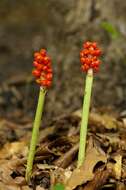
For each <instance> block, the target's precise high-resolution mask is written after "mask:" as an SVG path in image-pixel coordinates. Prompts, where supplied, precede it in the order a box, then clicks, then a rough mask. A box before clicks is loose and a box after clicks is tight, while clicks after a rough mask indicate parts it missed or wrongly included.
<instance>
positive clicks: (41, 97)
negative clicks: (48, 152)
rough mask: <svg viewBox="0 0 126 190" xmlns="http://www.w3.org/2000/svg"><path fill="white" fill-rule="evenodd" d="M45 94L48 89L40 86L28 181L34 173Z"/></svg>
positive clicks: (27, 170) (29, 156)
mask: <svg viewBox="0 0 126 190" xmlns="http://www.w3.org/2000/svg"><path fill="white" fill-rule="evenodd" d="M45 94H46V90H45V89H44V88H41V87H40V92H39V99H38V105H37V109H36V115H35V120H34V124H33V130H32V137H31V143H30V149H29V153H28V158H27V166H26V174H25V179H26V181H27V182H29V180H30V177H31V173H32V167H33V161H34V157H35V149H36V144H37V141H38V135H39V127H40V123H41V117H42V112H43V105H44V100H45Z"/></svg>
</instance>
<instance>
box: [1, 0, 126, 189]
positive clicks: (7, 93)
mask: <svg viewBox="0 0 126 190" xmlns="http://www.w3.org/2000/svg"><path fill="white" fill-rule="evenodd" d="M125 9H126V1H124V0H111V1H109V3H107V2H106V0H102V1H101V0H78V1H76V0H69V1H67V0H60V1H58V0H51V1H49V0H43V1H40V0H38V1H33V0H31V1H26V0H22V1H16V0H13V1H8V0H1V1H0V23H1V24H0V62H1V63H0V119H1V125H0V133H1V137H2V138H1V142H0V146H1V148H3V146H5V145H6V144H7V143H10V142H12V143H13V142H19V141H20V140H21V139H22V138H24V139H25V140H21V142H23V143H28V140H29V136H30V132H29V131H31V126H32V121H33V117H34V113H35V107H36V103H37V97H38V90H39V88H38V86H36V84H35V82H34V80H33V78H32V76H31V70H32V61H33V52H34V51H36V50H39V49H40V48H42V47H44V48H46V49H47V50H48V52H49V54H50V55H51V57H52V60H53V69H54V79H53V86H52V88H51V89H50V90H49V91H48V93H47V97H46V103H45V109H44V116H43V128H44V127H47V126H48V127H49V126H50V125H51V124H50V123H52V122H54V121H55V122H57V120H58V121H60V122H61V125H62V117H63V116H64V117H68V118H69V116H70V117H71V113H73V111H76V110H78V109H80V108H81V107H82V98H83V86H84V77H85V76H84V74H83V73H81V71H80V61H79V52H80V49H81V47H82V43H83V42H84V41H86V40H94V41H97V42H98V43H99V45H100V46H101V47H102V51H103V56H102V62H103V64H102V65H101V68H100V71H99V72H98V73H97V74H95V77H94V85H93V96H92V104H91V107H92V110H93V109H94V107H95V108H98V110H100V112H101V110H103V111H102V112H103V113H104V114H106V112H109V113H113V112H114V118H115V119H116V121H117V120H118V118H122V117H123V122H124V118H125V115H126V112H125V108H126V99H125V96H126V88H125V86H126V79H125V76H126V60H125V57H126V43H125V40H126V23H125V20H126V12H125ZM103 22H107V23H111V25H112V26H113V27H114V28H115V30H116V31H117V33H118V36H116V37H113V34H112V32H109V31H107V30H106V29H105V28H104V27H103ZM106 107H107V109H106ZM108 107H109V108H110V109H109V108H108ZM111 108H112V110H113V111H110V110H111ZM106 110H107V111H106ZM108 110H109V111H108ZM98 114H99V112H98ZM95 120H96V119H95ZM55 122H54V123H55ZM76 122H77V121H76ZM63 123H64V122H63ZM96 123H97V121H96V122H95V124H96ZM66 125H68V126H71V125H73V126H74V125H75V126H76V125H77V126H79V124H72V123H71V120H69V119H68V122H67V123H66V124H63V126H64V127H66V128H67V127H68V126H66ZM22 126H23V127H22ZM59 126H60V125H59ZM96 126H97V125H96ZM100 126H101V124H100ZM105 126H108V124H106V125H105ZM48 127H47V128H48ZM122 128H123V129H122V131H123V132H125V124H124V126H123V127H122ZM69 130H70V129H69ZM69 130H68V128H67V132H68V131H69ZM71 130H73V129H71ZM111 130H112V129H111ZM111 130H110V131H109V132H112V131H113V130H112V131H111ZM26 131H27V132H28V134H27V135H25V133H26ZM117 131H118V130H117ZM95 132H99V129H98V128H97V130H96V131H95V130H94V131H93V134H95ZM102 132H106V131H104V130H103V131H100V133H102ZM53 133H54V131H52V135H54V134H53ZM117 133H118V132H117ZM119 134H120V133H119ZM122 134H123V133H122V132H121V135H122ZM75 136H76V135H75ZM89 136H90V135H89ZM91 136H92V135H91ZM76 138H77V139H78V133H77V137H76ZM98 138H99V137H98ZM100 138H101V139H104V138H103V137H100ZM105 138H107V137H106V136H105ZM121 138H123V137H122V136H121ZM93 141H96V136H95V140H94V138H93ZM42 142H43V141H42ZM77 142H78V140H77ZM77 142H76V143H77ZM72 143H73V144H72V146H71V148H73V147H74V146H73V145H75V144H76V143H75V142H72ZM70 144H71V141H70V143H68V145H70ZM110 144H111V143H110ZM11 145H12V146H13V144H11ZM11 145H9V146H11ZM6 146H7V145H6ZM16 146H17V145H16ZM19 147H20V146H19ZM110 147H111V145H110ZM25 148H26V152H27V146H25ZM75 150H76V147H75ZM112 150H113V149H112ZM2 151H3V149H2ZM107 151H108V150H107ZM107 151H106V152H105V153H106V154H108V152H107ZM119 151H121V155H122V159H123V164H124V165H125V154H122V148H121V149H119ZM75 152H76V151H75ZM110 152H111V151H110ZM124 152H125V151H124ZM1 154H3V155H4V154H5V155H6V153H5V152H4V153H1ZM22 154H23V153H22ZM53 154H54V153H53ZM116 154H117V152H116ZM14 155H15V153H14ZM14 155H13V156H14ZM54 155H55V154H54ZM54 155H53V156H54ZM61 155H62V153H61ZM61 155H60V156H61ZM11 156H12V155H11ZM13 156H12V157H13ZM25 156H26V154H25V153H24V154H23V158H24V159H25ZM60 156H59V155H58V158H59V157H60ZM54 158H55V159H56V158H57V157H56V155H55V156H54ZM4 159H5V157H4ZM7 159H8V157H7ZM55 159H54V160H55ZM76 159H77V157H76V156H75V160H76ZM5 161H6V159H5ZM51 163H52V162H51ZM73 163H74V162H72V163H71V162H70V163H69V164H70V165H71V164H72V167H73V168H75V167H74V164H73ZM21 164H22V163H21ZM5 165H6V164H5ZM67 167H68V166H67ZM67 167H66V168H67ZM102 167H103V166H102ZM61 168H62V167H61ZM61 168H60V169H61ZM40 170H41V169H40ZM46 170H48V169H46ZM54 170H55V169H54ZM61 170H62V169H61ZM71 170H72V169H71ZM22 171H23V172H24V168H23V169H22ZM37 171H38V170H37ZM103 171H104V172H106V171H107V172H106V173H105V174H103V173H104V172H103ZM64 172H66V170H65V171H64V170H63V173H64ZM102 172H103V173H102V174H103V176H104V175H105V177H106V176H110V173H109V172H108V170H105V169H103V168H102ZM40 173H41V172H40ZM47 173H48V172H47ZM23 175H24V174H23V173H21V174H20V175H19V176H23ZM41 175H42V174H41ZM41 175H40V176H41ZM47 175H48V174H47ZM64 175H65V174H64ZM112 175H114V174H113V173H112ZM34 176H36V174H35V175H34ZM93 177H94V176H93ZM105 177H103V179H106V180H105V181H104V180H103V181H104V183H103V181H102V182H101V187H102V186H103V184H105V183H106V181H107V180H108V178H109V177H106V178H105ZM16 178H17V174H16ZM47 178H49V176H48V177H46V180H47ZM113 178H114V179H113ZM113 178H112V179H111V180H115V179H116V177H115V175H114V177H113ZM120 178H122V175H121V177H117V179H116V182H115V181H114V182H113V181H112V182H111V180H110V181H109V183H112V184H116V187H114V186H113V187H112V188H117V189H121V188H122V189H125V186H124V184H125V177H124V176H123V180H122V181H121V180H120ZM95 180H97V179H95ZM47 181H49V180H47ZM79 181H80V180H79ZM89 181H90V180H89ZM86 182H87V181H86ZM117 182H118V183H117ZM49 183H50V182H49ZM33 184H34V182H33V183H32V185H33ZM80 184H81V183H79V184H77V185H79V187H78V188H82V186H81V187H80ZM82 184H83V185H84V182H83V183H82ZM89 185H90V184H89ZM38 186H40V182H39V183H38ZM48 186H49V185H48ZM101 187H100V188H101ZM1 188H2V187H1ZM7 188H8V187H7ZM27 188H28V187H27ZM37 188H40V187H37ZM84 188H85V187H84ZM102 188H103V189H105V188H106V187H105V188H104V187H102ZM3 189H5V187H3ZM12 189H13V190H14V187H12ZM25 189H26V187H25ZM94 189H98V190H99V187H94ZM108 189H111V187H108Z"/></svg>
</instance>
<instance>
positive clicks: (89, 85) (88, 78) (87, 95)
mask: <svg viewBox="0 0 126 190" xmlns="http://www.w3.org/2000/svg"><path fill="white" fill-rule="evenodd" d="M92 84H93V70H92V69H89V70H88V71H87V76H86V83H85V90H84V95H85V96H84V102H83V110H82V121H81V128H80V144H79V153H78V167H80V166H81V165H82V164H83V161H84V159H85V152H86V151H85V149H86V136H87V126H88V116H89V108H90V99H91V91H92Z"/></svg>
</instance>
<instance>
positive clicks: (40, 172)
mask: <svg viewBox="0 0 126 190" xmlns="http://www.w3.org/2000/svg"><path fill="white" fill-rule="evenodd" d="M116 115H117V114H116ZM80 121H81V112H80V111H77V112H74V113H72V114H70V115H67V116H63V117H60V118H57V119H55V120H53V121H52V122H51V123H50V124H49V125H48V126H46V128H44V127H43V129H42V130H41V131H40V138H39V142H38V145H37V150H36V157H35V160H34V167H33V174H32V178H31V182H30V184H29V186H28V185H27V184H26V181H25V178H24V176H25V166H26V155H27V151H28V142H29V138H30V135H31V132H30V131H31V128H32V125H31V122H29V123H27V122H26V123H25V125H22V124H18V125H19V126H18V125H17V124H16V123H12V122H9V121H6V120H1V122H0V125H1V127H0V133H1V139H2V138H3V139H4V141H2V140H1V142H2V143H1V150H0V166H1V167H0V190H31V189H34V190H44V189H49V188H50V187H52V186H53V185H54V184H55V183H63V184H64V185H65V187H66V189H68V190H72V189H76V190H77V189H78V190H79V189H81V190H102V189H103V190H104V189H108V190H109V189H110V188H111V189H113V190H116V189H117V190H123V189H124V190H125V188H126V185H125V184H126V138H125V137H126V125H125V122H124V117H123V119H122V117H121V116H120V115H119V114H118V115H117V117H116V116H115V115H113V113H112V112H111V113H110V114H108V113H106V112H99V111H97V110H96V111H95V112H91V114H90V117H89V129H88V137H87V151H86V158H85V161H84V163H83V165H82V166H81V167H80V168H78V169H76V164H77V163H76V161H77V152H78V147H79V143H78V142H79V126H80ZM2 126H4V127H2ZM5 129H6V130H5ZM7 131H13V133H9V134H7ZM26 131H27V134H26ZM13 134H14V135H15V137H16V138H14V140H13ZM7 135H9V136H8V137H9V138H6V136H7ZM11 141H12V142H11Z"/></svg>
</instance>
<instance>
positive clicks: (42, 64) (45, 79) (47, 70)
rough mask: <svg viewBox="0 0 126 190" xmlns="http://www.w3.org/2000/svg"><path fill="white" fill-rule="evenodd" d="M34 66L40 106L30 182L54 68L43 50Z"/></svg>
mask: <svg viewBox="0 0 126 190" xmlns="http://www.w3.org/2000/svg"><path fill="white" fill-rule="evenodd" d="M33 65H34V67H35V69H34V70H33V72H32V74H33V75H34V76H35V78H36V82H37V84H39V86H40V92H39V98H38V105H37V109H36V114H35V120H34V124H33V131H32V137H31V143H30V149H29V153H28V158H27V166H26V174H25V178H26V181H27V182H28V181H29V180H30V177H31V174H32V168H33V161H34V157H35V150H36V144H37V141H38V136H39V127H40V123H41V119H42V112H43V106H44V100H45V95H46V92H47V90H48V88H49V87H50V86H51V84H52V76H53V75H52V68H51V59H50V57H49V56H47V52H46V50H45V49H41V50H40V52H36V53H35V54H34V62H33Z"/></svg>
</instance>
